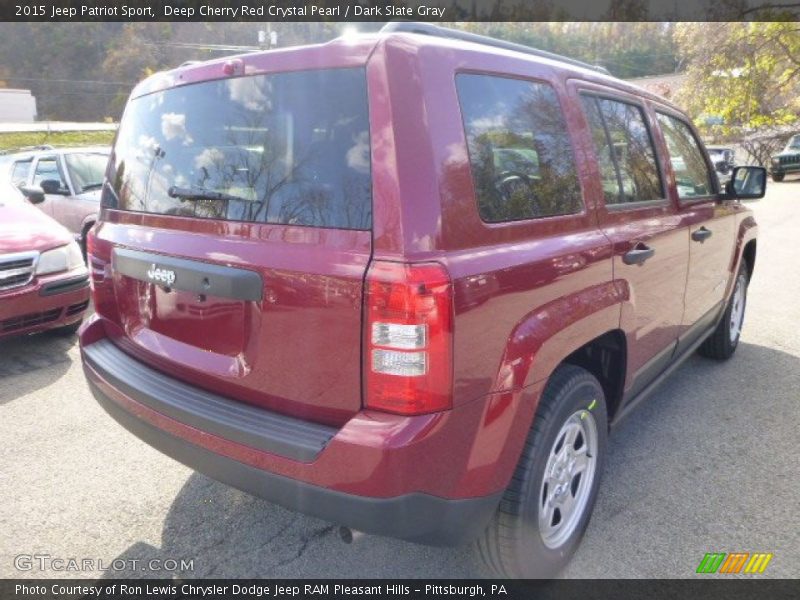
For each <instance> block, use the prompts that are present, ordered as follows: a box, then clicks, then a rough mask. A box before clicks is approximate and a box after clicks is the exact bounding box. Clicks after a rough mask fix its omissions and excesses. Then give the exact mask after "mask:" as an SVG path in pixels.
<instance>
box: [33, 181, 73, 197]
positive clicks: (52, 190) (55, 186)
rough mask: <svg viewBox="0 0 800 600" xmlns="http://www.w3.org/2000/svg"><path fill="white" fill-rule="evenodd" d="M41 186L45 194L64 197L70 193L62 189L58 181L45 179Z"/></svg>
mask: <svg viewBox="0 0 800 600" xmlns="http://www.w3.org/2000/svg"><path fill="white" fill-rule="evenodd" d="M39 185H41V186H42V191H43V192H44V193H45V194H61V195H62V196H65V195H67V194H68V192H67V191H65V190H64V188H62V187H61V182H60V181H59V180H58V179H43V180H42V181H41V182H40V183H39Z"/></svg>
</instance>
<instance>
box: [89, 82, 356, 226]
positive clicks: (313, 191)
mask: <svg viewBox="0 0 800 600" xmlns="http://www.w3.org/2000/svg"><path fill="white" fill-rule="evenodd" d="M109 180H110V182H111V187H112V188H113V192H114V194H110V193H108V192H107V193H105V194H104V199H103V202H104V205H106V206H110V207H116V208H119V209H122V210H128V211H137V212H146V213H154V214H164V215H176V216H187V217H201V218H210V219H222V220H231V221H248V222H262V223H280V224H292V225H305V226H313V227H330V228H341V229H369V228H370V227H371V221H372V198H371V178H370V140H369V119H368V112H367V91H366V78H365V72H364V70H363V69H328V70H316V71H302V72H292V73H280V74H275V75H257V76H249V77H239V78H233V79H225V80H220V81H211V82H205V83H198V84H193V85H187V86H183V87H177V88H173V89H169V90H166V91H162V92H156V93H153V94H150V95H147V96H144V97H141V98H137V99H134V100H132V101H131V102H130V103H129V105H128V107H127V109H126V111H125V116H124V118H123V122H122V124H121V126H120V131H119V136H118V139H117V143H116V146H115V160H114V161H113V163H112V164H111V165H110V177H109ZM114 196H116V197H114Z"/></svg>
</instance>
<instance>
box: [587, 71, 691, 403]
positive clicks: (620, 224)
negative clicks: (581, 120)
mask: <svg viewBox="0 0 800 600" xmlns="http://www.w3.org/2000/svg"><path fill="white" fill-rule="evenodd" d="M579 98H580V103H581V105H582V107H583V111H584V116H585V117H586V120H587V125H588V127H589V131H590V135H591V137H592V140H593V146H594V151H595V155H596V161H595V164H596V165H597V169H598V177H599V178H600V182H601V185H602V191H601V193H600V194H599V195H600V198H598V219H599V226H600V228H601V230H602V231H603V232H604V233H605V235H606V236H607V237H608V239H609V240H610V241H611V244H612V248H613V255H614V258H613V261H614V279H615V280H617V281H619V282H620V284H621V285H622V286H624V289H625V293H626V296H627V300H626V302H624V304H623V307H622V311H621V315H620V327H621V328H622V330H623V331H624V332H625V335H626V338H627V342H628V379H627V381H626V398H631V397H633V396H635V395H636V393H638V392H639V391H640V390H641V389H642V388H643V387H644V386H646V385H647V384H648V383H649V382H650V381H652V380H653V379H654V378H655V377H656V376H657V375H658V374H659V373H660V372H661V371H663V370H664V369H665V368H666V366H667V365H668V364H669V362H670V359H671V358H672V356H673V352H674V349H675V346H676V343H677V338H678V333H679V330H680V325H681V320H682V317H683V301H684V292H685V286H686V275H687V268H688V267H687V265H688V262H689V256H688V254H689V248H688V240H687V231H686V227H685V226H683V225H682V224H681V219H680V216H679V215H678V214H677V207H676V205H675V204H674V202H673V201H672V200H671V199H670V197H669V196H668V194H667V192H666V185H665V181H664V177H663V170H664V169H663V161H661V160H660V157H659V155H658V154H657V153H656V151H655V146H654V143H653V136H652V133H651V132H652V128H653V125H654V124H653V118H654V117H653V114H652V113H651V112H650V111H649V110H648V108H647V107H646V106H645V104H644V103H642V102H641V101H640V100H638V99H637V98H636V97H635V96H631V95H628V94H623V93H620V92H617V91H616V90H613V91H612V90H604V89H601V88H599V87H596V86H592V87H591V88H589V89H583V90H581V91H580V93H579Z"/></svg>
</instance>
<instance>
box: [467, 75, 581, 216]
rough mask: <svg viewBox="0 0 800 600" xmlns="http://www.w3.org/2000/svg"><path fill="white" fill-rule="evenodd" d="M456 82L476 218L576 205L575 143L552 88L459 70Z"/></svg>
mask: <svg viewBox="0 0 800 600" xmlns="http://www.w3.org/2000/svg"><path fill="white" fill-rule="evenodd" d="M456 87H457V90H458V98H459V103H460V105H461V114H462V118H463V121H464V131H465V134H466V137H467V147H468V150H469V160H470V166H471V168H472V178H473V182H474V186H475V194H476V197H477V198H476V199H477V202H478V212H479V214H480V216H481V219H483V220H484V221H486V222H489V223H498V222H504V221H519V220H522V219H536V218H541V217H551V216H556V215H567V214H573V213H577V212H579V211H580V210H581V208H582V202H581V192H580V185H579V183H578V177H577V174H576V172H575V164H574V158H573V153H572V144H571V142H570V139H569V134H568V132H567V127H566V123H565V121H564V116H563V114H562V112H561V107H560V105H559V102H558V98H557V96H556V93H555V91H554V90H553V88H552V87H550V86H549V85H547V84H545V83H539V82H533V81H525V80H521V79H512V78H509V77H499V76H494V75H480V74H468V73H462V74H459V75H457V76H456Z"/></svg>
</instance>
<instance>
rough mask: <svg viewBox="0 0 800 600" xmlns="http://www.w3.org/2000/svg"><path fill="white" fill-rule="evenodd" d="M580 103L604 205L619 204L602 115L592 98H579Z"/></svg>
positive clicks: (612, 156)
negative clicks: (592, 147) (586, 120)
mask: <svg viewBox="0 0 800 600" xmlns="http://www.w3.org/2000/svg"><path fill="white" fill-rule="evenodd" d="M581 102H582V103H583V108H584V110H585V111H586V117H587V119H588V121H589V127H590V128H591V130H592V140H593V141H594V149H595V154H596V155H597V162H598V167H599V168H600V177H601V179H602V184H603V196H604V197H605V202H606V204H617V203H619V202H620V192H619V190H620V180H619V178H618V177H617V168H616V166H615V164H616V160H615V158H614V155H613V152H612V150H611V142H610V140H609V139H608V135H607V134H606V128H605V125H604V124H603V115H602V114H601V113H600V107H599V106H598V104H597V100H596V99H595V98H594V97H591V96H581Z"/></svg>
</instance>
